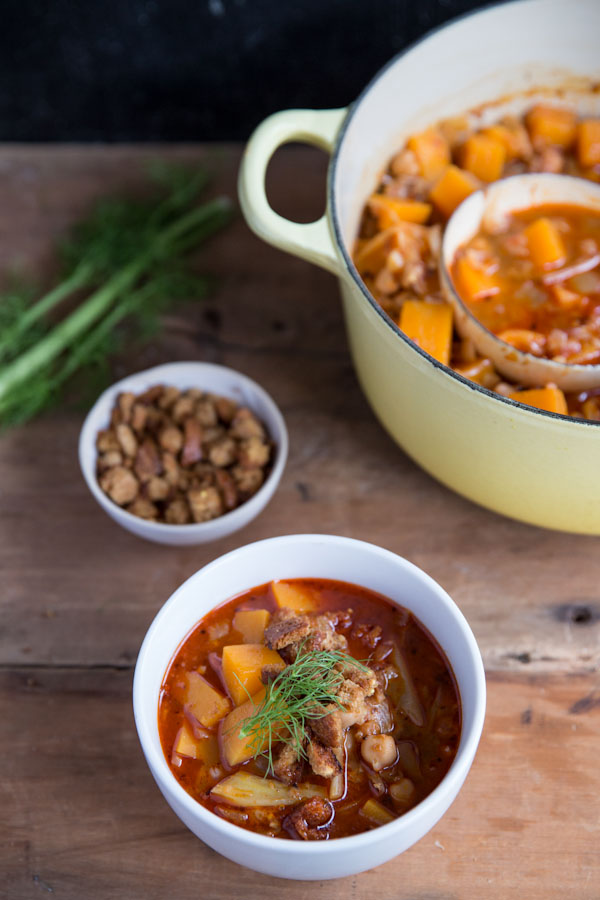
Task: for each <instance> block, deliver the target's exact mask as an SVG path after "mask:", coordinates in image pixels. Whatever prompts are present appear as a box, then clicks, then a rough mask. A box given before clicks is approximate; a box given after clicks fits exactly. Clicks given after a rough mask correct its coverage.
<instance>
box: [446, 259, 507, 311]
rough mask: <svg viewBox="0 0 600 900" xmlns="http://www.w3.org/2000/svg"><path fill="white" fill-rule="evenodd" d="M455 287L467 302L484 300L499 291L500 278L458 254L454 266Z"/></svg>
mask: <svg viewBox="0 0 600 900" xmlns="http://www.w3.org/2000/svg"><path fill="white" fill-rule="evenodd" d="M455 277H456V287H457V289H458V293H459V294H460V296H461V297H462V298H463V300H465V301H466V302H467V303H474V302H476V301H477V300H485V299H486V297H493V296H494V295H495V294H498V293H500V279H499V278H498V276H497V275H495V274H491V275H490V274H489V273H488V272H486V271H485V270H484V269H479V268H477V267H476V266H474V265H473V264H472V262H471V261H470V260H469V258H468V257H466V256H460V257H458V259H457V260H456V266H455Z"/></svg>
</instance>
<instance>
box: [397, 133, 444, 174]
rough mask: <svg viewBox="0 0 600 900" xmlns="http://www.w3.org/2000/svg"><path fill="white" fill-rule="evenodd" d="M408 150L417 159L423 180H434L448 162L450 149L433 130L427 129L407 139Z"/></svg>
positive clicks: (442, 138)
mask: <svg viewBox="0 0 600 900" xmlns="http://www.w3.org/2000/svg"><path fill="white" fill-rule="evenodd" d="M407 146H408V149H409V150H412V152H413V153H414V154H415V156H416V157H417V162H418V163H419V168H420V169H421V174H422V175H423V177H424V178H435V177H436V175H439V174H440V172H442V171H443V170H444V169H445V168H446V166H447V165H448V163H449V162H450V147H449V145H448V141H447V140H446V138H445V137H444V136H443V134H441V133H440V132H439V131H437V130H436V129H435V128H428V129H427V131H422V132H421V133H420V134H414V135H413V136H412V137H411V138H409V139H408V143H407Z"/></svg>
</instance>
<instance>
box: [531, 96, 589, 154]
mask: <svg viewBox="0 0 600 900" xmlns="http://www.w3.org/2000/svg"><path fill="white" fill-rule="evenodd" d="M526 121H527V128H528V129H529V134H530V135H531V139H532V141H533V142H534V144H546V145H549V144H550V145H554V146H556V147H569V146H570V145H571V144H572V143H573V141H574V139H575V133H576V130H577V118H576V116H575V113H574V112H573V111H572V110H570V109H561V108H560V107H558V106H544V105H540V106H534V107H533V109H531V110H530V111H529V112H528V113H527V116H526Z"/></svg>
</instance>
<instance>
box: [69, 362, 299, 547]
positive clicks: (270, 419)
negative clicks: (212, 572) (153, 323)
mask: <svg viewBox="0 0 600 900" xmlns="http://www.w3.org/2000/svg"><path fill="white" fill-rule="evenodd" d="M155 384H164V385H172V386H174V387H177V388H180V389H181V390H186V389H188V388H199V389H200V390H204V391H208V392H210V393H213V394H220V395H221V396H223V397H229V399H231V400H234V401H235V402H236V403H239V404H240V405H241V406H247V407H248V408H249V409H251V410H252V412H253V413H255V414H256V415H257V416H258V418H259V419H260V420H261V422H263V423H264V424H265V426H266V428H267V430H268V432H269V436H270V438H271V439H272V441H273V443H274V446H275V460H274V463H273V467H272V469H271V471H270V472H269V475H268V476H267V478H266V479H265V482H264V484H263V485H262V487H261V488H260V489H259V490H258V491H257V492H256V494H254V496H253V497H251V498H250V499H249V500H246V502H245V503H242V504H241V506H238V507H237V508H236V509H233V510H232V511H231V512H228V513H225V515H223V516H219V518H218V519H211V520H210V521H208V522H198V523H194V524H191V525H168V524H166V523H163V522H148V521H146V520H145V519H140V518H139V517H138V516H134V515H132V513H129V512H127V511H126V510H125V509H122V508H121V507H120V506H117V504H116V503H113V501H112V500H111V499H110V498H109V497H108V496H107V495H106V494H105V493H104V491H103V490H102V489H101V487H100V485H99V484H98V478H97V475H96V459H97V455H98V454H97V451H96V436H97V434H98V432H99V431H101V430H102V429H103V428H107V427H108V425H109V423H110V414H111V412H112V409H113V407H114V405H115V402H116V399H117V397H118V395H119V394H120V393H122V392H123V391H132V392H133V393H134V394H141V393H143V392H144V391H146V390H147V389H148V388H150V387H152V386H153V385H155ZM287 453H288V435H287V429H286V427H285V422H284V419H283V416H282V415H281V413H280V411H279V408H278V407H277V406H276V404H275V403H274V401H273V400H272V399H271V397H270V396H269V395H268V394H267V392H266V391H265V390H263V388H261V387H260V385H258V384H257V383H256V382H255V381H252V379H251V378H248V377H247V376H246V375H242V374H241V372H236V371H235V370H234V369H228V368H226V367H225V366H217V365H214V364H213V363H204V362H176V363H167V364H166V365H163V366H156V367H155V368H153V369H146V370H145V371H144V372H137V373H136V374H135V375H129V376H128V377H127V378H123V379H122V380H121V381H117V382H116V384H113V385H111V387H109V388H107V390H105V391H104V393H103V394H101V396H100V397H99V398H98V400H97V401H96V402H95V404H94V405H93V407H92V408H91V410H90V411H89V413H88V414H87V417H86V419H85V422H84V423H83V427H82V429H81V434H80V436H79V464H80V466H81V471H82V472H83V477H84V478H85V480H86V482H87V486H88V487H89V489H90V491H91V492H92V494H93V495H94V497H95V498H96V500H97V501H98V503H99V504H100V506H101V507H102V508H103V509H104V511H105V512H107V513H108V515H109V516H110V517H111V519H114V521H115V522H118V523H119V525H122V526H123V528H126V529H127V530H128V531H131V532H133V534H137V535H138V536H139V537H142V538H146V540H148V541H155V542H156V543H157V544H171V545H178V546H182V547H183V546H190V545H192V544H205V543H208V542H209V541H217V540H219V539H220V538H223V537H225V536H226V535H228V534H232V533H233V532H234V531H238V530H239V529H240V528H243V527H244V526H245V525H247V524H248V523H249V522H251V521H252V519H254V518H255V517H256V516H257V515H258V514H259V513H260V512H262V511H263V509H264V508H265V506H266V505H267V503H268V502H269V500H270V499H271V497H272V496H273V494H274V492H275V489H276V488H277V485H278V484H279V481H280V479H281V475H282V473H283V470H284V468H285V463H286V460H287Z"/></svg>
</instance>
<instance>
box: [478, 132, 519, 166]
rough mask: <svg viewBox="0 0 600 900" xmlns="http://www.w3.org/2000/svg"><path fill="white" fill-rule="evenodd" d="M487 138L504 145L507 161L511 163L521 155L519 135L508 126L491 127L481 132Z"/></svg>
mask: <svg viewBox="0 0 600 900" xmlns="http://www.w3.org/2000/svg"><path fill="white" fill-rule="evenodd" d="M481 133H482V134H483V135H485V137H488V138H491V140H493V141H496V142H497V143H499V144H502V146H503V147H504V153H505V156H506V159H505V161H506V162H510V161H511V160H512V159H515V158H516V157H518V155H519V150H520V143H519V139H518V135H517V133H516V132H515V131H514V129H511V128H508V127H507V126H506V125H490V127H489V128H484V129H483V131H482V132H481Z"/></svg>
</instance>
